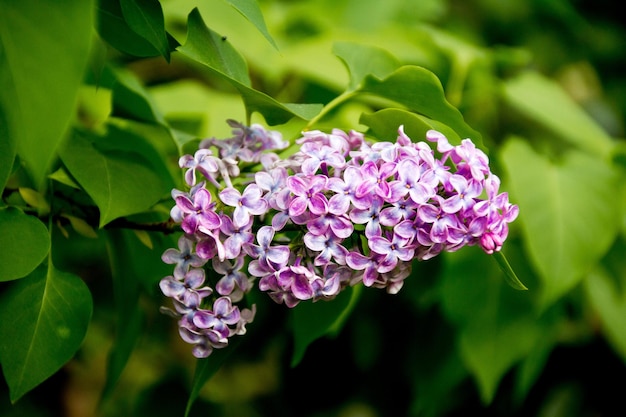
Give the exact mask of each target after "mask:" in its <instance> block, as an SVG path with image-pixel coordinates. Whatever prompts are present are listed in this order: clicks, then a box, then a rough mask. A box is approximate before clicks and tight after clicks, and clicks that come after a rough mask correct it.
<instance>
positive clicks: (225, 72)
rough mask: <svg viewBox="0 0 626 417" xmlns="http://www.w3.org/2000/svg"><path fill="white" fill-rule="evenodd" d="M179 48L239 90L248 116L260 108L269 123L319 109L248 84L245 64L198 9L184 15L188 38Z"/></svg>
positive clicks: (300, 115) (304, 117)
mask: <svg viewBox="0 0 626 417" xmlns="http://www.w3.org/2000/svg"><path fill="white" fill-rule="evenodd" d="M178 50H179V51H180V52H181V53H182V54H183V55H185V56H186V57H187V58H190V59H192V60H194V61H196V62H198V63H200V64H202V65H204V66H205V67H206V68H207V69H209V70H210V71H211V72H212V73H213V74H214V75H217V76H219V77H221V78H223V79H224V80H226V81H228V82H229V83H230V84H231V85H232V86H233V87H234V88H235V89H236V90H237V91H238V92H239V93H240V94H241V97H242V99H243V101H244V104H245V106H246V112H247V115H248V117H249V116H250V115H251V114H252V113H253V112H255V111H256V112H259V113H260V114H262V115H263V116H264V117H265V120H266V121H267V123H268V124H270V125H276V124H279V123H284V122H287V121H288V120H289V119H291V118H293V117H294V116H297V117H300V118H302V119H305V120H307V119H310V118H311V117H313V116H315V115H316V114H317V113H319V111H320V110H321V108H322V106H321V105H315V104H283V103H279V102H278V101H276V100H275V99H273V98H272V97H270V96H268V95H267V94H265V93H262V92H260V91H257V90H255V89H253V88H252V87H251V83H250V77H249V75H248V66H247V64H246V62H245V60H244V59H243V57H242V56H241V55H240V54H239V52H237V51H236V50H235V48H233V47H232V45H230V43H229V42H228V40H226V39H224V38H223V37H221V36H220V35H219V34H217V33H215V32H214V31H212V30H211V29H209V28H208V27H207V26H206V25H205V23H204V21H203V20H202V16H200V12H199V11H198V9H194V10H193V11H192V12H191V13H190V14H189V16H188V19H187V40H186V42H185V44H184V45H182V46H181V47H180V48H178Z"/></svg>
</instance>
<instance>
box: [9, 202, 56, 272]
mask: <svg viewBox="0 0 626 417" xmlns="http://www.w3.org/2000/svg"><path fill="white" fill-rule="evenodd" d="M0 247H2V252H1V253H0V281H9V280H13V279H17V278H22V277H25V276H26V275H28V274H30V273H31V272H32V271H33V270H34V269H35V268H36V267H37V265H39V264H40V263H41V261H43V259H44V258H45V257H46V255H47V254H48V251H49V250H50V236H49V235H48V230H47V229H46V226H45V225H44V224H43V223H42V222H41V221H39V220H38V219H36V218H35V217H33V216H28V215H26V214H25V213H23V212H22V211H20V210H19V209H17V208H15V207H6V208H2V209H0Z"/></svg>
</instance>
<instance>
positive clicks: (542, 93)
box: [504, 72, 613, 157]
mask: <svg viewBox="0 0 626 417" xmlns="http://www.w3.org/2000/svg"><path fill="white" fill-rule="evenodd" d="M504 97H505V99H506V102H507V103H508V104H510V105H511V106H513V107H514V108H515V109H516V110H517V111H519V112H520V113H522V114H523V115H525V116H526V117H528V118H530V119H531V120H533V121H534V122H537V123H539V124H541V125H543V126H545V127H546V128H548V129H550V130H551V131H552V132H553V133H555V134H556V135H558V136H559V137H560V138H561V139H563V140H564V141H566V142H569V143H571V144H573V145H575V146H578V147H579V148H580V149H582V150H584V151H586V152H589V153H591V154H595V155H599V156H602V157H607V156H608V155H609V154H610V153H611V150H612V148H613V144H612V143H611V142H612V140H611V138H610V137H609V136H608V135H607V133H606V132H605V131H604V130H603V129H602V128H601V127H600V126H599V125H598V124H597V123H596V122H595V121H594V120H593V119H592V118H591V117H590V116H589V115H588V114H587V113H586V112H585V111H584V110H583V109H582V108H581V107H580V106H579V105H577V104H576V103H575V102H574V100H573V99H572V98H571V97H570V96H568V95H567V93H566V92H565V91H564V90H563V89H562V88H561V87H560V86H559V85H558V84H557V83H556V82H555V81H553V80H550V79H548V78H546V77H543V76H541V75H540V74H539V73H537V72H527V73H524V74H522V75H520V76H518V77H516V78H514V79H512V80H509V81H507V82H506V83H505V84H504Z"/></svg>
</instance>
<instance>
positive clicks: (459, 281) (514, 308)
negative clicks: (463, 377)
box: [440, 247, 541, 404]
mask: <svg viewBox="0 0 626 417" xmlns="http://www.w3.org/2000/svg"><path fill="white" fill-rule="evenodd" d="M445 261H446V262H445V266H444V271H443V274H442V280H441V287H440V294H441V298H442V305H443V309H444V313H445V315H446V317H447V318H448V319H449V320H450V321H451V322H452V323H454V325H455V327H457V329H458V331H457V335H458V336H457V337H458V346H459V349H460V355H461V357H462V358H463V362H464V363H465V365H466V366H467V368H468V369H469V371H470V372H471V373H472V374H473V375H474V378H475V379H476V382H477V383H478V387H479V391H480V397H481V399H482V401H483V403H485V404H489V403H490V402H491V400H492V399H493V397H494V395H495V393H496V390H497V388H498V385H499V383H500V380H501V378H502V377H503V376H504V374H505V373H507V372H508V371H509V369H511V367H512V366H514V365H515V364H516V363H518V362H519V361H520V360H521V359H522V358H524V357H525V356H526V355H527V354H528V352H530V350H531V349H532V348H533V346H534V344H535V342H536V340H538V338H539V337H540V336H541V328H540V326H539V325H538V323H537V321H536V317H535V316H534V314H529V312H532V311H534V310H533V308H532V303H531V299H530V298H529V297H528V296H527V294H528V293H527V292H518V291H512V290H511V289H510V288H509V287H508V286H506V285H504V277H503V272H502V271H501V270H500V268H498V266H497V265H496V264H495V263H494V262H491V260H490V259H489V257H487V256H485V254H484V253H483V252H482V251H481V250H480V249H479V248H477V247H467V248H463V250H461V251H458V252H455V253H450V254H446V257H445Z"/></svg>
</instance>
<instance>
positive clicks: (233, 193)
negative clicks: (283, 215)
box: [219, 184, 269, 227]
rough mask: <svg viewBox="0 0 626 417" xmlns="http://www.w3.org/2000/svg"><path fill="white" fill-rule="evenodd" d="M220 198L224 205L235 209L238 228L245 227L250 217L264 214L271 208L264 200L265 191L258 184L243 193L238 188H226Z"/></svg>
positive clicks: (234, 219) (234, 214)
mask: <svg viewBox="0 0 626 417" xmlns="http://www.w3.org/2000/svg"><path fill="white" fill-rule="evenodd" d="M219 196H220V200H222V202H223V203H224V204H226V205H229V206H232V207H235V211H234V212H233V223H234V224H235V225H236V226H238V227H243V226H245V225H246V224H247V223H248V222H249V221H250V216H252V215H260V214H264V213H265V212H266V211H267V209H268V207H269V203H268V202H267V200H265V199H264V198H263V190H261V187H259V186H258V185H256V184H249V185H248V186H247V187H246V189H245V190H244V191H243V193H241V192H239V190H237V189H236V188H225V189H223V190H222V191H221V192H220V194H219Z"/></svg>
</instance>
